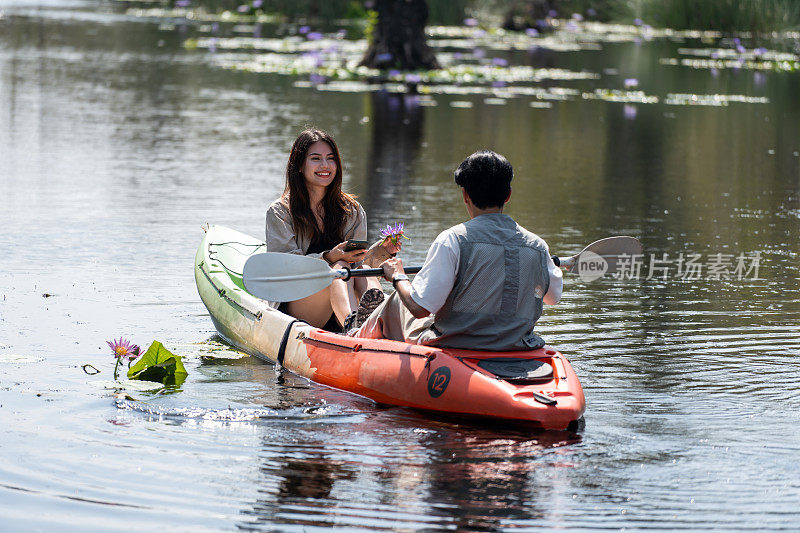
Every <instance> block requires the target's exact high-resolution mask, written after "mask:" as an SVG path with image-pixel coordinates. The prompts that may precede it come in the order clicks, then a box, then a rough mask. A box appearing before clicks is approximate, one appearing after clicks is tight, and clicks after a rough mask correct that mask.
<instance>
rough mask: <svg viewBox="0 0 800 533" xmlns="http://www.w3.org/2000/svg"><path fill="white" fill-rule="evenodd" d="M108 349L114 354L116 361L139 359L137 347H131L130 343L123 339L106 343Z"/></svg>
mask: <svg viewBox="0 0 800 533" xmlns="http://www.w3.org/2000/svg"><path fill="white" fill-rule="evenodd" d="M106 344H108V347H109V348H111V350H112V351H113V352H114V357H116V358H117V359H125V358H128V359H131V360H133V359H136V358H137V357H139V352H140V351H141V350H140V348H139V347H138V346H137V345H135V344H134V345H131V341H129V340H126V339H123V338H122V337H120V338H119V339H111V340H110V341H106Z"/></svg>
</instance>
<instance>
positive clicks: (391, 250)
mask: <svg viewBox="0 0 800 533" xmlns="http://www.w3.org/2000/svg"><path fill="white" fill-rule="evenodd" d="M381 246H383V249H384V250H386V252H387V253H388V254H389V255H391V256H394V255H395V254H397V252H399V251H400V248H402V247H403V245H402V244H401V243H400V241H397V242H396V243H393V242H392V241H391V240H389V239H386V240H385V241H384V242H383V243H382V244H381Z"/></svg>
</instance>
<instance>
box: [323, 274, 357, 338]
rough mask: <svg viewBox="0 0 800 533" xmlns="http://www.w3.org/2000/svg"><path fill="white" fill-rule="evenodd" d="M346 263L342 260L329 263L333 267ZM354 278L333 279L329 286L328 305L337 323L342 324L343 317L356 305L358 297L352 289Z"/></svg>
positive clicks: (353, 309)
mask: <svg viewBox="0 0 800 533" xmlns="http://www.w3.org/2000/svg"><path fill="white" fill-rule="evenodd" d="M345 266H349V265H347V263H344V262H342V261H340V262H338V263H335V264H333V265H331V267H333V268H343V267H345ZM354 281H355V280H354V279H351V280H349V281H344V280H341V279H335V280H333V283H331V286H330V306H331V308H332V309H333V314H334V315H336V320H338V321H339V324H344V319H345V318H347V315H349V314H350V313H352V312H353V311H355V310H356V308H357V307H358V299H356V294H355V290H354V287H353V285H354V283H353V282H354Z"/></svg>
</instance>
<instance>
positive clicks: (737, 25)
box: [626, 0, 800, 32]
mask: <svg viewBox="0 0 800 533" xmlns="http://www.w3.org/2000/svg"><path fill="white" fill-rule="evenodd" d="M626 3H627V5H628V7H629V11H630V14H631V15H632V16H634V17H636V16H638V17H639V18H641V19H642V20H644V21H646V22H648V23H650V24H651V25H653V26H663V27H668V28H673V29H678V30H681V29H703V30H720V31H753V32H770V31H774V30H781V29H786V28H790V27H795V26H798V25H800V2H798V1H797V0H628V1H627V2H626Z"/></svg>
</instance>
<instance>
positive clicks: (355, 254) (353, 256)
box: [322, 242, 367, 264]
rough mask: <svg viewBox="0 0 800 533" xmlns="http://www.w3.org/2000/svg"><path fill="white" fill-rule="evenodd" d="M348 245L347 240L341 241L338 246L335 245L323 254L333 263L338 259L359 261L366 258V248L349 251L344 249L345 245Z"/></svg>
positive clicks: (351, 262) (349, 261)
mask: <svg viewBox="0 0 800 533" xmlns="http://www.w3.org/2000/svg"><path fill="white" fill-rule="evenodd" d="M345 245H347V243H346V242H340V243H339V244H337V245H336V246H334V247H333V248H332V249H331V250H330V251H328V252H325V253H324V254H323V256H322V258H323V259H325V260H326V261H327V262H328V263H330V264H333V263H336V262H337V261H344V262H346V263H350V264H353V263H358V262H360V261H362V260H363V259H364V256H365V255H366V253H367V251H366V250H350V251H349V252H345V251H344V247H345Z"/></svg>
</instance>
